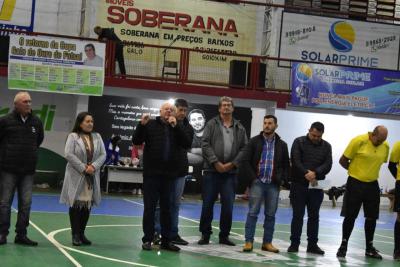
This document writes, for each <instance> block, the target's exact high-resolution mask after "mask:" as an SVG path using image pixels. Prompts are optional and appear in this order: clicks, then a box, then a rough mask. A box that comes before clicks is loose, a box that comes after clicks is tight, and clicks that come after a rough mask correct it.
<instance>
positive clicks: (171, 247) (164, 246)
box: [160, 242, 181, 252]
mask: <svg viewBox="0 0 400 267" xmlns="http://www.w3.org/2000/svg"><path fill="white" fill-rule="evenodd" d="M160 248H161V249H165V250H169V251H173V252H179V251H180V250H181V249H180V248H179V247H178V246H175V245H174V244H172V242H168V243H161V245H160Z"/></svg>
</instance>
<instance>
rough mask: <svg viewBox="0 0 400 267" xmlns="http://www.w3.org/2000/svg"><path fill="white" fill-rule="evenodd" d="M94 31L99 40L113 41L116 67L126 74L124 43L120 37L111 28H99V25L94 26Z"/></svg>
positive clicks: (122, 73)
mask: <svg viewBox="0 0 400 267" xmlns="http://www.w3.org/2000/svg"><path fill="white" fill-rule="evenodd" d="M94 32H95V33H96V34H97V35H98V36H99V37H98V39H99V40H100V41H108V40H110V41H114V42H115V45H116V46H115V60H116V61H118V67H119V70H120V72H121V75H126V69H125V60H124V44H123V43H122V41H121V39H119V38H118V36H117V35H116V34H115V32H114V29H113V28H101V27H100V26H96V27H94Z"/></svg>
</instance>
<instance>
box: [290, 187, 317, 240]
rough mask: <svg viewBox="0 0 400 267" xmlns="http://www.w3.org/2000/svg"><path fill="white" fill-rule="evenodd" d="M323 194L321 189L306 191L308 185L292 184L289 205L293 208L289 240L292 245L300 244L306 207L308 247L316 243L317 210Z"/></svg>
mask: <svg viewBox="0 0 400 267" xmlns="http://www.w3.org/2000/svg"><path fill="white" fill-rule="evenodd" d="M323 199H324V192H323V191H322V190H321V189H308V185H303V184H299V183H292V185H291V187H290V203H291V204H292V207H293V218H292V224H291V227H290V228H291V235H290V240H291V242H292V244H293V245H296V246H298V245H299V244H300V237H301V232H302V228H303V218H304V213H305V208H306V207H307V214H308V220H307V237H308V245H309V246H310V245H311V246H313V245H316V244H317V242H318V229H319V209H320V208H321V204H322V200H323Z"/></svg>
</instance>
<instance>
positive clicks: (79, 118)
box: [72, 111, 93, 134]
mask: <svg viewBox="0 0 400 267" xmlns="http://www.w3.org/2000/svg"><path fill="white" fill-rule="evenodd" d="M86 116H91V117H92V118H93V116H92V114H90V113H89V112H87V111H84V112H81V113H79V114H78V116H77V117H76V120H75V124H74V128H72V132H73V133H77V134H80V133H82V132H83V131H82V129H81V123H82V122H83V121H84V120H85V118H86Z"/></svg>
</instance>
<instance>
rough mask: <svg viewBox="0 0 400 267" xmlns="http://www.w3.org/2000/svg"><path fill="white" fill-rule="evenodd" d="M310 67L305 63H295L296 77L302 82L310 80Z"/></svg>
mask: <svg viewBox="0 0 400 267" xmlns="http://www.w3.org/2000/svg"><path fill="white" fill-rule="evenodd" d="M312 74H313V71H312V68H311V67H310V66H309V65H308V64H306V63H301V64H299V65H297V68H296V78H297V80H299V81H300V82H302V83H307V82H309V81H310V80H311V78H312Z"/></svg>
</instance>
